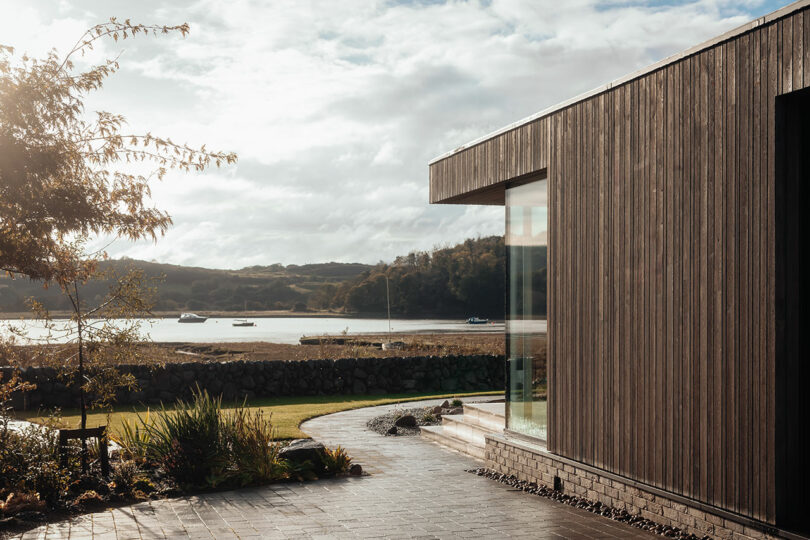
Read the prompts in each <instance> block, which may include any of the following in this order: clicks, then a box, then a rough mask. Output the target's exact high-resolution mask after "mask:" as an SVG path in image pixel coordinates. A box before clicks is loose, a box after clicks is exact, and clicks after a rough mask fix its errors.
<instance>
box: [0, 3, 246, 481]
mask: <svg viewBox="0 0 810 540" xmlns="http://www.w3.org/2000/svg"><path fill="white" fill-rule="evenodd" d="M188 31H189V27H188V25H187V24H181V25H177V26H160V25H142V24H133V23H131V22H130V21H129V20H126V21H123V22H120V21H118V20H117V19H115V18H112V19H110V21H109V22H106V23H103V24H99V25H96V26H94V27H92V28H90V29H89V30H88V31H87V32H85V34H83V35H82V36H81V37H80V38H79V40H78V41H77V42H76V44H75V45H74V46H73V48H72V49H71V50H70V51H69V52H68V53H67V54H66V55H65V56H63V57H60V56H59V55H58V54H57V53H56V52H55V51H52V52H51V53H49V54H48V55H47V56H46V57H45V58H43V59H32V58H30V57H28V56H26V55H22V56H21V57H16V56H15V53H14V49H13V48H12V47H8V46H3V45H0V270H4V271H6V272H7V273H8V274H10V275H11V276H12V277H13V276H15V275H22V276H27V277H28V278H31V279H36V280H42V281H43V283H44V284H45V286H48V285H49V284H56V285H57V286H59V287H60V289H61V291H62V292H63V293H64V294H65V295H66V296H67V297H68V298H69V299H70V304H71V311H72V321H73V323H74V327H75V328H73V329H72V330H71V331H72V332H75V334H72V335H71V336H70V339H69V341H70V342H71V343H73V344H74V345H75V354H68V355H67V356H66V357H65V356H62V357H60V358H63V359H66V360H67V361H68V362H67V365H68V367H70V368H71V369H69V371H75V375H76V377H75V381H76V383H77V384H78V386H79V389H80V395H81V400H80V401H81V402H80V408H81V413H82V428H83V429H84V428H86V414H87V413H86V407H87V403H86V399H85V398H86V395H87V393H88V392H93V393H94V395H95V396H96V397H100V399H101V401H102V402H103V401H105V400H107V399H109V398H111V397H112V396H113V395H114V391H113V390H111V389H114V388H117V387H119V386H120V385H122V384H124V385H127V384H130V383H132V381H129V380H127V379H126V377H121V376H120V374H118V375H116V374H115V372H114V370H110V369H108V368H103V369H102V368H100V367H99V368H98V369H97V370H96V372H95V373H94V376H92V377H90V376H88V372H87V367H88V362H90V363H91V364H92V363H93V360H99V359H100V358H101V357H102V356H103V355H107V356H109V355H110V354H112V355H113V356H115V357H116V358H121V355H129V354H131V351H132V349H131V347H129V344H131V342H132V341H133V340H134V339H133V338H135V337H136V335H137V332H136V330H135V328H134V327H131V326H126V327H124V328H120V327H113V326H111V325H109V324H96V323H94V322H92V321H91V319H93V318H96V317H102V318H105V317H106V318H109V317H112V316H116V315H121V316H132V315H133V314H135V313H136V312H142V311H143V310H144V309H147V310H148V307H147V306H148V302H146V301H145V300H144V299H143V296H142V295H141V292H140V291H141V290H142V288H141V285H143V282H144V279H143V275H140V274H137V273H135V274H129V275H128V276H116V277H115V279H114V280H113V287H112V289H111V291H110V294H109V295H108V297H107V298H105V299H104V300H103V301H102V302H101V303H100V304H98V305H95V306H90V305H89V304H88V303H86V302H85V300H84V299H83V298H82V297H81V296H80V294H81V285H82V284H84V283H86V282H87V280H89V279H91V278H93V277H94V276H96V274H97V270H98V262H99V261H100V260H101V259H103V258H104V257H105V256H106V255H105V254H104V253H103V252H96V253H88V252H87V251H86V250H85V246H86V245H87V241H88V239H90V238H91V237H93V236H94V235H99V234H109V235H113V236H116V237H123V238H129V239H131V240H138V239H143V238H151V239H153V240H157V238H158V237H159V236H162V235H163V234H164V233H165V232H166V230H167V228H168V227H169V225H170V224H171V218H170V217H169V215H168V214H167V213H166V212H163V211H161V210H158V209H156V208H154V207H152V206H151V205H150V204H149V198H150V190H149V182H150V181H151V180H152V179H162V178H163V177H164V176H165V174H166V171H167V169H171V168H175V169H179V170H183V171H191V170H195V171H202V170H204V169H205V168H206V167H208V166H210V165H212V164H214V165H216V166H220V165H222V164H229V163H234V162H235V161H236V155H235V154H233V153H226V152H214V151H210V150H207V149H206V147H205V146H204V145H203V146H201V147H199V148H192V147H189V146H188V145H186V144H177V143H175V142H173V141H172V140H171V139H169V138H162V137H158V136H155V135H152V134H151V133H146V134H134V133H128V132H126V131H124V129H125V126H126V122H125V119H124V117H123V116H120V115H117V114H112V113H109V112H104V111H100V112H95V113H94V114H93V115H91V116H88V115H86V111H85V108H84V99H85V98H86V96H87V95H88V94H89V93H90V92H92V91H95V90H99V89H101V87H102V84H103V82H104V80H105V79H106V78H107V77H108V76H110V75H112V74H113V73H114V72H115V71H117V70H118V68H119V63H118V60H117V59H113V60H108V61H106V62H104V63H102V64H100V65H96V66H94V67H92V68H90V69H88V70H87V71H83V72H77V70H76V67H75V65H74V62H73V61H74V59H75V58H76V57H77V56H83V55H84V54H85V53H86V52H87V51H89V50H91V49H93V45H94V43H95V42H96V41H98V40H100V39H103V38H111V39H113V40H115V41H116V42H117V41H118V40H119V39H127V38H131V37H134V36H137V35H138V34H143V35H149V34H152V35H157V34H159V33H160V34H168V33H174V32H179V33H180V34H181V35H182V36H185V35H186V34H187V33H188ZM139 162H150V163H152V164H153V167H154V168H153V170H152V171H151V172H150V173H149V174H146V175H141V174H132V173H130V172H127V170H126V168H127V166H129V165H131V164H133V163H139ZM35 308H36V310H37V311H39V312H40V314H41V315H43V316H44V317H46V318H47V314H46V313H44V312H42V310H41V306H35ZM126 351H129V352H126ZM96 364H97V366H101V365H102V363H100V362H96ZM106 365H107V366H108V367H109V366H110V365H111V362H107V364H106ZM73 367H75V370H73V369H72V368H73ZM104 381H106V382H104ZM82 465H83V469H84V470H87V452H86V441H83V452H82Z"/></svg>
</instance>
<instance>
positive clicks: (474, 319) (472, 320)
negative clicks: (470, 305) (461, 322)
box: [467, 317, 489, 324]
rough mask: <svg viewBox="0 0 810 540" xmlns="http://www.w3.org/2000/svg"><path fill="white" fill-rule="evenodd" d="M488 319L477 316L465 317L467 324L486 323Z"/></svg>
mask: <svg viewBox="0 0 810 540" xmlns="http://www.w3.org/2000/svg"><path fill="white" fill-rule="evenodd" d="M488 322H489V319H480V318H478V317H470V318H469V319H467V324H487V323H488Z"/></svg>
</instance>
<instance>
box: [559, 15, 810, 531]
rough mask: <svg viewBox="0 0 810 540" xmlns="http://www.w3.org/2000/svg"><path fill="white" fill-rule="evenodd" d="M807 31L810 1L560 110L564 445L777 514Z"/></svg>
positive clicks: (672, 486) (809, 76)
mask: <svg viewBox="0 0 810 540" xmlns="http://www.w3.org/2000/svg"><path fill="white" fill-rule="evenodd" d="M808 45H810V10H807V9H804V10H802V11H799V12H797V13H794V14H793V15H791V16H788V17H785V18H783V19H781V20H778V21H776V22H774V23H772V24H768V25H765V26H761V27H759V28H757V29H755V30H753V31H750V32H747V33H745V34H742V35H740V36H738V37H735V38H734V39H732V40H730V41H727V42H725V43H722V44H719V45H717V46H714V47H712V48H709V49H707V50H704V51H701V52H700V53H698V54H695V55H692V56H690V57H687V58H684V59H682V60H680V61H678V62H675V63H672V64H670V65H667V66H665V67H663V68H661V69H659V70H657V71H654V72H652V73H650V74H647V75H645V76H643V77H640V78H638V79H635V80H633V81H631V82H628V83H626V84H624V85H622V86H619V87H616V88H614V89H612V90H609V91H607V92H604V93H602V94H599V95H597V96H594V97H591V98H588V99H586V100H583V101H581V102H578V103H576V104H574V105H572V106H570V107H568V108H566V109H563V110H561V111H558V112H555V113H553V114H552V115H551V117H550V126H549V129H550V133H549V139H550V153H549V164H548V177H549V181H550V184H551V190H552V192H553V204H554V212H553V214H552V218H551V219H552V225H551V227H552V235H553V245H554V247H555V251H553V252H551V256H552V257H553V258H552V259H551V260H550V272H551V273H550V277H549V280H550V282H551V283H552V290H553V297H554V301H553V302H552V303H551V305H550V308H549V309H550V312H549V317H550V318H551V320H552V324H553V326H552V330H551V333H552V336H553V337H552V338H551V339H552V341H553V346H554V349H553V352H550V358H549V362H550V364H549V365H550V370H553V373H552V374H551V375H550V378H551V379H552V380H553V388H554V390H553V393H552V394H550V396H549V403H550V404H549V440H548V447H549V450H550V451H551V452H553V453H556V454H559V455H561V456H565V457H569V458H572V459H575V460H577V461H580V462H583V463H587V464H590V465H593V466H596V467H599V468H602V469H605V470H608V471H611V472H614V473H617V474H621V475H622V476H625V477H628V478H632V479H634V480H638V481H641V482H644V483H647V484H650V485H653V486H656V487H659V488H662V489H666V490H668V491H671V492H674V493H678V494H681V495H684V496H687V497H690V498H693V499H697V500H699V501H702V502H706V503H708V504H711V505H714V506H717V507H720V508H724V509H727V510H730V511H732V512H736V513H739V514H743V515H746V516H750V517H753V518H755V519H758V520H762V521H766V522H771V523H773V522H774V520H775V516H776V509H775V501H776V496H775V492H774V489H775V485H776V483H775V476H774V475H775V470H776V467H775V462H774V460H775V453H776V449H775V435H774V424H775V412H774V411H775V410H774V407H775V400H774V395H775V388H776V387H775V383H776V379H775V377H776V373H775V366H774V356H775V355H774V348H775V345H776V343H775V328H774V309H775V304H774V268H773V266H774V235H775V230H774V211H775V207H774V169H775V163H774V153H775V152H774V138H775V134H774V118H775V111H774V105H775V100H776V96H777V95H780V94H783V93H786V92H790V91H794V90H797V89H800V88H805V87H808V86H810V54H809V53H810V46H808Z"/></svg>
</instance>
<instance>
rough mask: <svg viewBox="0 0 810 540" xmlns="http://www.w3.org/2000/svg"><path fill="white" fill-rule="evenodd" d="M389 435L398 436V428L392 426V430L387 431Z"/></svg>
mask: <svg viewBox="0 0 810 540" xmlns="http://www.w3.org/2000/svg"><path fill="white" fill-rule="evenodd" d="M386 433H388V434H389V435H396V434H397V426H391V429H389V430H388V431H386Z"/></svg>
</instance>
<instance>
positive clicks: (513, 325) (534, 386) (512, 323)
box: [506, 179, 548, 440]
mask: <svg viewBox="0 0 810 540" xmlns="http://www.w3.org/2000/svg"><path fill="white" fill-rule="evenodd" d="M547 252H548V180H546V179H543V180H538V181H535V182H531V183H529V184H524V185H522V186H516V187H513V188H509V189H507V190H506V257H507V262H506V267H507V272H508V274H509V275H508V279H507V295H508V300H507V317H506V355H507V364H508V369H507V399H506V425H507V428H508V429H510V430H512V431H516V432H518V433H523V434H525V435H529V436H532V437H537V438H540V439H543V440H545V439H546V434H547V421H546V410H547V408H546V403H547V402H546V328H547V310H546V305H547V303H546V292H547V290H548V286H547V280H546V277H547V269H546V267H547V264H546V260H547V258H546V257H547Z"/></svg>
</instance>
